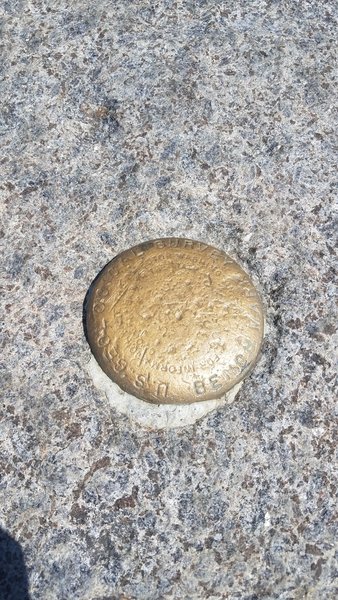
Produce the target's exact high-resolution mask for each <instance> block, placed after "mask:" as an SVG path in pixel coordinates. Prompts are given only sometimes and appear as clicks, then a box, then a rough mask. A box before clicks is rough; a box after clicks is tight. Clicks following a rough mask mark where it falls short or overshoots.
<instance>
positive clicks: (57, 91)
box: [0, 0, 337, 600]
mask: <svg viewBox="0 0 338 600" xmlns="http://www.w3.org/2000/svg"><path fill="white" fill-rule="evenodd" d="M335 6H336V5H335V3H334V2H333V1H331V0H328V1H327V0H321V1H320V0H319V1H317V2H314V1H313V2H312V1H307V2H305V1H304V2H290V1H280V2H277V1H263V0H256V1H255V0H253V1H250V2H249V1H247V2H245V1H243V0H242V1H241V0H239V1H236V2H230V1H222V2H219V1H217V0H215V1H202V0H200V1H195V2H192V1H184V0H183V1H182V2H170V1H169V0H164V1H161V2H156V3H150V2H148V1H146V0H144V1H137V2H129V1H127V0H125V1H121V0H118V1H116V2H112V1H110V2H108V1H107V0H97V2H92V1H90V2H89V0H83V1H81V2H79V1H77V0H74V1H72V2H66V1H65V0H55V1H53V2H52V1H48V0H47V1H41V0H31V1H29V2H23V1H22V0H16V1H15V0H13V1H12V2H9V1H8V2H7V1H4V2H3V3H2V12H3V25H2V34H1V43H2V45H3V54H2V81H1V97H0V102H1V104H2V110H1V119H2V122H1V140H2V144H1V149H2V152H1V181H2V185H1V188H2V189H1V193H2V200H3V202H4V203H5V213H4V221H3V223H4V224H3V236H4V238H3V248H4V253H3V259H2V262H3V263H4V265H5V299H4V307H5V310H4V312H5V327H4V333H3V342H4V351H3V353H2V359H1V362H2V387H1V393H2V402H1V411H0V416H1V433H0V435H1V438H0V466H1V482H0V514H1V525H2V527H4V528H5V529H6V530H7V531H8V532H9V533H10V535H11V536H12V537H13V538H14V539H15V540H16V541H17V542H18V543H20V545H21V547H22V549H23V551H24V555H25V561H26V567H27V571H28V576H29V584H30V593H31V598H32V600H76V599H81V600H108V599H109V600H134V599H137V600H162V599H164V598H166V599H173V600H190V599H192V600H204V599H209V600H221V599H224V600H225V599H226V600H235V599H240V600H257V599H258V600H261V599H276V600H277V599H278V600H302V599H307V600H309V599H310V600H331V599H333V598H334V597H336V591H337V590H336V588H335V579H334V576H335V565H336V564H337V563H336V562H335V559H334V552H335V547H334V539H335V536H334V523H335V521H334V507H335V491H336V488H335V479H334V470H335V469H334V467H335V464H334V450H335V446H334V415H333V411H334V401H333V398H334V374H335V365H334V348H335V342H334V337H333V334H334V321H335V309H334V261H335V256H334V250H333V245H334V239H333V237H334V220H333V217H332V214H331V211H332V205H333V186H334V171H335V155H334V150H333V142H334V130H333V126H334V114H333V107H334V103H335V98H334V90H335V88H334V85H335V84H334V79H333V74H334V63H335V56H334V46H333V43H334V36H335V27H336V26H335V23H334V10H335ZM170 235H173V236H180V235H182V236H186V237H191V238H195V239H200V240H204V241H206V242H208V243H211V244H213V245H215V246H219V247H220V248H223V249H224V250H226V251H227V252H228V253H230V254H231V255H232V256H233V257H234V258H235V259H237V260H239V261H240V262H241V264H242V265H243V266H244V268H245V269H247V270H248V272H249V273H251V275H252V276H253V278H254V280H255V282H256V284H258V286H259V289H260V290H261V292H262V294H263V297H264V299H265V303H266V310H267V322H268V327H269V330H268V335H267V339H266V341H265V345H264V353H263V357H262V359H261V361H260V363H259V364H258V366H257V368H256V369H255V371H254V372H253V374H252V375H251V376H250V377H249V379H248V380H247V381H246V382H245V384H244V386H243V387H242V389H241V391H240V393H239V395H238V397H237V399H236V401H235V402H234V403H233V404H231V405H229V406H224V407H222V408H221V409H218V410H217V411H215V412H213V413H211V414H210V415H208V416H207V417H204V418H203V419H202V420H201V421H199V422H197V423H196V424H195V425H192V426H188V427H185V428H183V429H176V430H169V431H148V430H147V429H145V428H142V427H140V426H136V425H132V424H131V423H130V422H129V421H128V419H127V417H126V416H123V415H121V414H118V413H117V412H114V411H113V410H112V409H111V408H110V406H109V405H108V403H107V401H106V399H105V397H104V395H103V394H102V393H101V392H100V391H99V390H97V389H96V388H95V386H94V385H93V382H92V381H91V379H90V378H89V376H88V375H87V372H86V369H85V365H86V364H87V363H88V361H89V358H90V350H89V347H88V345H87V343H86V341H85V338H84V335H83V329H82V302H83V299H84V296H85V293H86V291H87V288H88V286H89V284H90V282H91V281H92V279H93V278H94V276H95V275H96V273H97V272H98V270H99V269H100V268H101V267H103V265H104V264H105V263H106V262H107V261H108V260H109V259H111V258H112V257H113V256H114V255H115V254H116V253H118V252H120V251H121V250H123V249H125V248H127V247H129V246H131V245H133V244H136V243H138V242H140V241H142V240H145V239H149V238H154V237H160V236H170Z"/></svg>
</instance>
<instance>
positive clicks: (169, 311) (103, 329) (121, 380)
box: [86, 238, 264, 404]
mask: <svg viewBox="0 0 338 600" xmlns="http://www.w3.org/2000/svg"><path fill="white" fill-rule="evenodd" d="M86 327H87V337H88V341H89V343H90V346H91V349H92V352H93V354H94V356H95V358H96V360H97V362H98V363H99V365H100V366H101V368H102V369H103V371H105V373H106V374H107V375H108V376H109V377H110V378H111V379H112V380H113V381H115V382H116V383H117V384H118V385H119V386H120V387H121V388H122V389H123V390H125V391H127V392H129V393H130V394H133V395H134V396H137V397H138V398H142V399H143V400H146V401H147V402H152V403H156V404H169V403H176V404H181V403H182V404H183V403H190V402H197V401H201V400H210V399H212V398H220V397H221V396H222V395H223V394H224V393H225V392H227V390H229V389H230V388H231V387H233V386H234V385H235V384H236V383H238V382H239V381H240V380H241V379H243V378H244V377H245V376H246V375H247V374H248V373H249V371H251V369H252V368H253V367H254V365H255V363H256V361H257V357H258V354H259V350H260V347H261V343H262V339H263V328H264V317H263V309H262V303H261V300H260V297H259V294H258V292H257V291H256V289H255V288H254V286H253V284H252V282H251V280H250V278H249V277H248V275H247V274H246V273H245V272H244V271H243V269H242V268H241V267H240V266H239V265H238V264H237V263H236V262H235V261H234V260H233V259H231V258H230V257H229V256H228V255H227V254H225V253H224V252H222V251H221V250H217V249H216V248H213V247H212V246H209V245H207V244H204V243H201V242H197V241H193V240H188V239H183V238H165V239H158V240H152V241H149V242H145V243H143V244H139V245H138V246H135V247H134V248H131V249H130V250H126V251H125V252H122V253H121V254H119V255H118V256H116V257H115V258H114V259H113V260H112V261H111V262H110V263H108V264H107V265H106V266H105V267H104V269H103V270H102V271H101V272H100V274H99V275H98V277H97V278H96V280H95V281H94V282H93V284H92V286H91V288H90V290H89V293H88V299H87V303H86Z"/></svg>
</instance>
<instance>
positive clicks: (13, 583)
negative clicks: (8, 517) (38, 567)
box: [0, 528, 30, 600]
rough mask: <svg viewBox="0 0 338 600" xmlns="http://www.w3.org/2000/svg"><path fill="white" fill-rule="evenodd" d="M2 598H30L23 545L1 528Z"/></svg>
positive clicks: (11, 599)
mask: <svg viewBox="0 0 338 600" xmlns="http://www.w3.org/2000/svg"><path fill="white" fill-rule="evenodd" d="M0 599H1V600H30V596H29V593H28V576H27V570H26V566H25V561H24V556H23V552H22V549H21V546H20V544H18V542H16V541H15V540H13V538H12V537H11V536H10V535H9V534H8V533H7V532H6V531H4V530H3V529H1V528H0Z"/></svg>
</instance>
